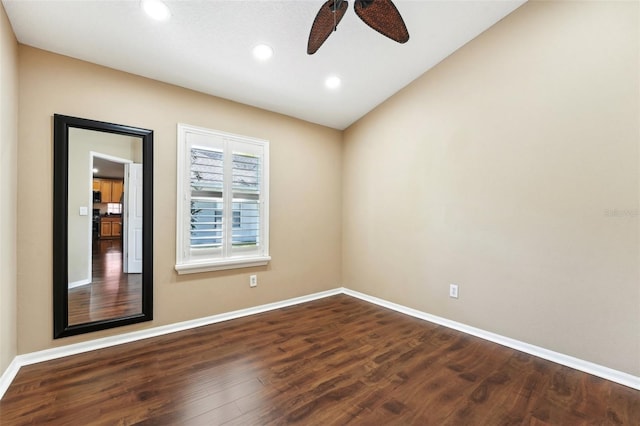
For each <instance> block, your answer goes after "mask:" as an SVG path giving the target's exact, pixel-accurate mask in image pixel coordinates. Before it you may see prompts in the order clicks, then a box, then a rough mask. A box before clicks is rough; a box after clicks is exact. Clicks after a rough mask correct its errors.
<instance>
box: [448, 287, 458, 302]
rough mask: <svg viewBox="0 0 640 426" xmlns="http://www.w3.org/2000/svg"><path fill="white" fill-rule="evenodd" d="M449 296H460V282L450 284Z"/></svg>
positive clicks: (455, 297)
mask: <svg viewBox="0 0 640 426" xmlns="http://www.w3.org/2000/svg"><path fill="white" fill-rule="evenodd" d="M449 297H452V298H454V299H457V298H458V284H449Z"/></svg>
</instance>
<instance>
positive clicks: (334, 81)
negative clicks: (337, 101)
mask: <svg viewBox="0 0 640 426" xmlns="http://www.w3.org/2000/svg"><path fill="white" fill-rule="evenodd" d="M341 84H342V80H340V77H338V76H337V75H332V76H329V77H327V79H326V80H325V81H324V85H325V86H326V87H327V89H331V90H336V89H337V88H339V87H340V85H341Z"/></svg>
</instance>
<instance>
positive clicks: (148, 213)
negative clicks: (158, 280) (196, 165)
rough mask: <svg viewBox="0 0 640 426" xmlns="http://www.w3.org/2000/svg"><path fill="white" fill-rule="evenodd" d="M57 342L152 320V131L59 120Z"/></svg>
mask: <svg viewBox="0 0 640 426" xmlns="http://www.w3.org/2000/svg"><path fill="white" fill-rule="evenodd" d="M53 127H54V136H53V185H54V186H53V323H54V325H53V327H54V330H53V337H54V338H56V339H57V338H60V337H65V336H72V335H75V334H81V333H87V332H91V331H97V330H103V329H106V328H112V327H119V326H122V325H128V324H133V323H138V322H142V321H150V320H151V319H153V131H152V130H147V129H141V128H136V127H130V126H125V125H120V124H112V123H105V122H101V121H94V120H87V119H83V118H77V117H69V116H65V115H59V114H55V115H54V126H53Z"/></svg>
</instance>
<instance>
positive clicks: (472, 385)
mask: <svg viewBox="0 0 640 426" xmlns="http://www.w3.org/2000/svg"><path fill="white" fill-rule="evenodd" d="M347 423H348V424H356V425H622V424H624V425H638V424H640V392H639V391H636V390H633V389H630V388H627V387H625V386H622V385H618V384H615V383H612V382H609V381H606V380H603V379H600V378H597V377H594V376H591V375H588V374H585V373H581V372H578V371H576V370H572V369H570V368H567V367H563V366H561V365H557V364H554V363H551V362H548V361H544V360H541V359H539V358H536V357H533V356H530V355H526V354H524V353H521V352H518V351H515V350H511V349H508V348H505V347H502V346H499V345H496V344H492V343H489V342H486V341H484V340H481V339H478V338H474V337H471V336H468V335H465V334H463V333H460V332H456V331H453V330H450V329H447V328H444V327H441V326H438V325H433V324H430V323H428V322H425V321H421V320H418V319H415V318H411V317H407V316H405V315H402V314H399V313H396V312H393V311H389V310H387V309H384V308H380V307H378V306H375V305H371V304H369V303H366V302H363V301H360V300H358V299H354V298H351V297H349V296H345V295H339V296H333V297H329V298H326V299H322V300H318V301H314V302H310V303H306V304H302V305H297V306H293V307H289V308H285V309H280V310H277V311H272V312H268V313H264V314H259V315H254V316H251V317H247V318H241V319H237V320H233V321H228V322H225V323H220V324H214V325H210V326H206V327H201V328H197V329H193V330H188V331H184V332H179V333H173V334H169V335H165V336H161V337H156V338H153V339H148V340H144V341H139V342H134V343H130V344H126V345H121V346H117V347H111V348H107V349H102V350H98V351H94V352H90V353H85V354H80V355H75V356H71V357H67V358H64V359H59V360H54V361H49V362H46V363H41V364H35V365H31V366H27V367H23V368H22V369H21V370H20V372H19V373H18V375H17V377H16V378H15V380H14V382H13V384H12V385H11V386H10V388H9V389H8V391H7V393H6V394H5V397H4V398H3V399H2V401H0V424H2V425H19V424H38V425H39V424H56V425H57V424H73V425H88V424H92V425H93V424H98V425H100V424H104V425H114V424H149V425H175V424H180V425H221V424H224V425H271V424H303V425H343V424H347Z"/></svg>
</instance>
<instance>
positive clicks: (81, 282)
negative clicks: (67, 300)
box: [67, 279, 91, 290]
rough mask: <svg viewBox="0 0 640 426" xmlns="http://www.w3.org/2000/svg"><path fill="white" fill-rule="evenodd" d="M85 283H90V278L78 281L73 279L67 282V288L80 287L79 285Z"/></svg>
mask: <svg viewBox="0 0 640 426" xmlns="http://www.w3.org/2000/svg"><path fill="white" fill-rule="evenodd" d="M87 284H91V280H89V279H85V280H80V281H74V282H72V283H69V285H68V286H67V288H68V289H69V290H71V289H72V288H76V287H80V286H83V285H87Z"/></svg>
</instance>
